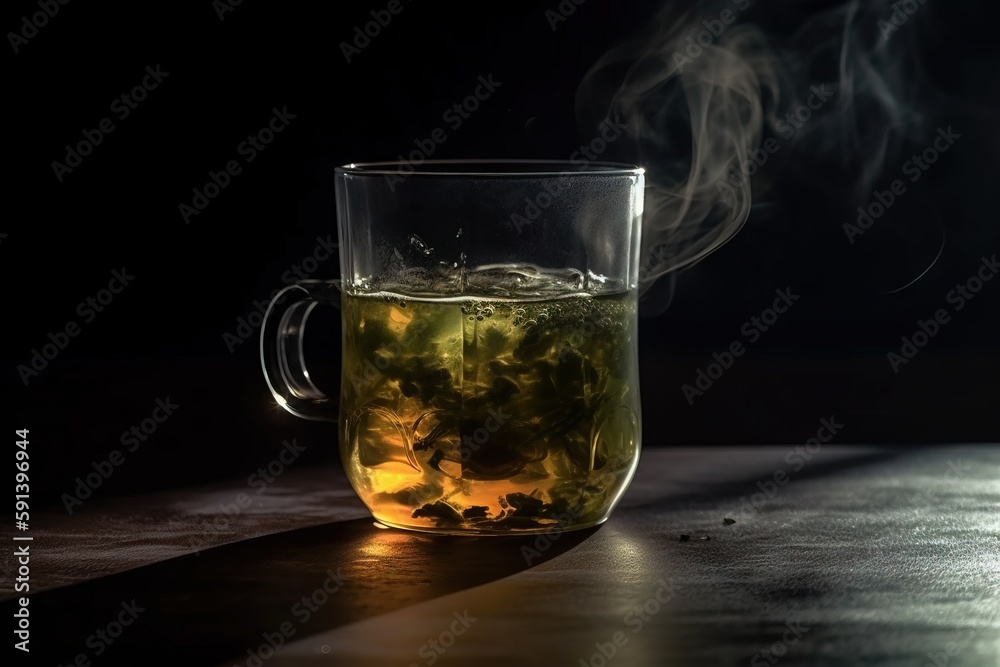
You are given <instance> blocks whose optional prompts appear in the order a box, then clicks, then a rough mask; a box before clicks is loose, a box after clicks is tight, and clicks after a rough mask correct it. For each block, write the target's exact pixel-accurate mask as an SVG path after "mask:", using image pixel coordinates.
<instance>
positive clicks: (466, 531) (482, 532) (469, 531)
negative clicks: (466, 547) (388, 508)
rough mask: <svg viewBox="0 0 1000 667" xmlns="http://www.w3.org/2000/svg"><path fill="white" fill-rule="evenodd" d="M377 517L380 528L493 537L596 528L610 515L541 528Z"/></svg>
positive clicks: (433, 533)
mask: <svg viewBox="0 0 1000 667" xmlns="http://www.w3.org/2000/svg"><path fill="white" fill-rule="evenodd" d="M373 518H374V519H375V525H376V526H378V527H380V528H395V529H398V530H405V531H407V532H411V533H426V534H429V535H451V536H465V537H469V536H476V537H479V536H491V537H521V536H525V535H546V534H548V535H552V534H556V533H568V532H572V531H576V530H586V529H587V528H595V527H597V526H600V525H601V524H603V523H604V522H605V521H607V520H608V517H604V518H603V519H601V520H599V521H590V522H587V523H573V524H565V525H561V524H553V525H551V526H544V527H540V528H507V529H504V530H490V529H485V528H483V529H479V528H448V527H441V528H437V527H434V526H408V525H405V524H399V523H393V522H392V521H385V520H384V519H379V518H378V517H373Z"/></svg>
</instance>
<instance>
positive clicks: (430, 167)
mask: <svg viewBox="0 0 1000 667" xmlns="http://www.w3.org/2000/svg"><path fill="white" fill-rule="evenodd" d="M403 166H406V167H409V168H408V169H407V170H405V171H402V170H400V167H403ZM645 171H646V170H645V169H644V168H642V167H639V166H636V165H633V164H628V163H625V162H600V161H592V160H578V161H576V162H572V161H569V160H518V159H503V160H486V159H475V160H464V159H459V160H424V161H422V162H421V163H420V164H414V163H412V162H409V161H407V160H387V161H378V162H351V163H349V164H345V165H341V166H339V167H336V168H335V169H334V172H335V173H336V174H337V175H351V176H397V177H398V176H406V177H407V178H410V177H414V176H423V177H426V176H462V177H469V176H473V177H477V178H497V177H503V178H514V177H531V178H538V177H553V176H562V177H572V176H638V175H642V174H644V173H645Z"/></svg>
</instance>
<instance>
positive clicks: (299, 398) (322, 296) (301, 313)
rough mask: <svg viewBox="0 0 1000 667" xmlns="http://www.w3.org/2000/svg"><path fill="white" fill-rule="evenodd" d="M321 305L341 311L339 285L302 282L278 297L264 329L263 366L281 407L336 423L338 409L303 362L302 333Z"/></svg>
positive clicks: (264, 323) (261, 334) (261, 345)
mask: <svg viewBox="0 0 1000 667" xmlns="http://www.w3.org/2000/svg"><path fill="white" fill-rule="evenodd" d="M282 300H284V303H280V302H281V301H282ZM318 304H323V305H331V306H334V307H337V308H339V307H340V284H339V281H334V280H302V281H299V282H297V283H294V284H292V285H289V286H288V287H285V288H284V289H282V290H281V291H280V292H278V293H277V294H275V295H274V298H273V299H271V303H269V304H268V306H267V311H266V312H265V313H264V322H263V324H262V325H261V329H260V363H261V366H262V368H263V370H264V379H265V380H267V386H268V387H269V388H270V389H271V393H272V394H273V395H274V400H275V401H277V403H278V405H280V406H281V407H283V408H284V409H285V410H288V411H289V412H291V413H292V414H293V415H295V416H296V417H301V418H303V419H312V420H315V421H329V422H335V421H337V418H336V406H335V404H333V402H332V401H331V400H330V398H329V397H328V396H327V395H326V394H324V393H323V392H322V391H320V390H319V388H318V387H316V385H315V384H313V381H312V379H311V378H310V377H309V371H308V370H307V369H306V364H305V359H304V358H303V349H302V333H303V331H304V329H305V324H306V320H308V319H309V314H310V313H311V312H312V311H313V308H315V307H316V306H317V305H318Z"/></svg>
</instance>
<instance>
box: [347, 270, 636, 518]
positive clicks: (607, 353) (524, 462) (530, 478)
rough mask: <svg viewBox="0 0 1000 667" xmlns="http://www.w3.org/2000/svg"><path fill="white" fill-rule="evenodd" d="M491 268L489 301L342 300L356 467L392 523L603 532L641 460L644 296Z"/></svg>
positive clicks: (386, 294)
mask: <svg viewBox="0 0 1000 667" xmlns="http://www.w3.org/2000/svg"><path fill="white" fill-rule="evenodd" d="M489 270H490V271H491V272H492V273H493V274H494V275H489V276H487V275H472V276H469V278H468V279H467V281H466V285H465V288H466V291H468V289H467V288H468V287H469V286H473V287H474V286H475V285H476V283H477V281H478V282H480V283H481V284H482V285H483V289H482V290H479V291H480V292H485V294H483V295H468V294H465V295H463V296H461V297H449V298H446V299H431V298H428V297H426V296H423V297H419V296H418V297H414V296H412V295H411V296H407V294H406V293H405V292H406V291H410V292H411V294H412V292H414V291H416V292H419V293H423V292H425V290H424V289H418V290H413V289H412V287H411V289H409V290H404V289H402V288H399V287H395V288H393V289H391V291H389V290H387V291H382V292H378V293H359V292H354V293H347V294H345V296H344V299H343V322H344V374H343V387H342V392H341V429H342V433H341V455H342V458H343V461H344V465H345V469H346V470H347V471H348V475H349V477H350V479H351V482H352V484H353V485H354V487H355V489H356V490H357V492H358V494H359V495H360V497H361V498H362V500H363V501H364V502H365V504H366V505H367V506H368V507H369V508H370V509H371V510H372V513H373V514H374V515H375V517H376V518H378V519H380V520H382V521H383V522H385V523H388V524H392V525H398V526H407V527H415V528H426V529H438V530H441V529H455V530H459V529H461V530H468V529H472V530H480V531H484V532H490V531H507V530H541V529H545V528H546V527H549V526H552V525H554V524H560V525H563V526H584V525H592V524H595V523H600V522H601V521H603V520H604V519H605V518H606V517H607V514H608V512H610V509H611V507H612V506H613V505H614V503H615V502H616V501H617V498H618V496H620V494H621V493H622V492H623V491H624V488H625V487H626V486H627V484H628V481H629V480H630V478H631V475H632V473H633V471H634V467H635V463H636V457H637V455H638V447H639V397H638V386H637V378H638V376H637V371H638V369H637V365H636V358H635V354H636V346H635V335H636V331H635V300H634V296H633V295H632V294H628V293H625V292H618V293H608V292H606V291H605V292H602V291H599V289H601V287H602V284H601V283H600V282H599V281H593V284H592V285H589V286H588V285H587V282H588V279H587V278H585V277H583V276H581V275H579V274H577V275H576V276H568V277H567V275H566V274H561V275H558V276H555V275H544V274H541V275H540V274H537V273H532V272H530V271H527V272H521V271H518V272H516V273H518V275H514V276H511V275H509V274H510V273H512V272H507V273H505V274H504V273H503V271H504V270H503V269H502V268H498V267H492V268H490V269H489ZM498 273H499V274H503V275H496V274H498ZM520 274H525V275H527V276H528V279H527V280H524V279H523V278H522V277H518V276H519V275H520ZM588 287H589V288H590V290H591V293H588V292H587V291H582V290H586V289H587V288H588ZM594 292H596V293H594Z"/></svg>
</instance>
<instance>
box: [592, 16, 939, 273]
mask: <svg viewBox="0 0 1000 667" xmlns="http://www.w3.org/2000/svg"><path fill="white" fill-rule="evenodd" d="M914 4H915V5H916V6H919V5H918V4H917V3H914ZM890 5H891V1H890V0H876V1H874V2H867V3H865V4H864V5H862V3H861V2H860V0H854V1H852V2H849V3H836V4H834V5H832V6H829V7H828V8H826V9H825V10H823V11H822V12H820V13H818V14H817V13H814V14H813V15H812V17H811V18H808V20H806V21H804V20H803V18H802V17H801V16H800V17H798V18H796V17H795V12H796V11H799V13H801V10H796V8H795V3H791V2H764V1H762V2H759V3H757V4H756V5H754V6H751V0H711V1H710V2H703V3H700V4H699V5H698V6H696V7H694V8H688V9H680V8H678V7H676V6H675V5H673V4H668V5H667V6H665V7H663V8H662V9H661V10H659V12H658V14H657V15H656V16H655V17H654V18H653V19H652V21H650V23H649V25H648V27H647V28H646V29H645V31H644V32H643V33H642V34H640V35H639V36H638V37H637V38H635V39H634V40H632V41H629V42H627V43H625V44H622V45H620V46H618V47H616V48H614V49H613V50H611V51H610V52H608V53H607V54H605V55H604V56H603V57H602V58H601V59H600V60H599V61H598V62H597V63H596V64H595V65H594V66H593V68H591V70H590V71H589V72H588V74H587V75H586V76H585V77H584V80H583V81H582V83H581V84H580V87H579V89H578V91H577V100H576V108H577V116H578V118H579V120H580V124H581V126H582V127H584V128H592V127H595V126H596V125H597V124H598V123H599V122H600V120H601V119H603V118H606V117H610V118H619V119H620V120H621V121H622V122H624V123H625V124H626V125H627V129H626V133H627V137H628V139H629V141H630V143H631V146H630V150H631V155H630V156H629V157H630V161H632V162H634V163H636V164H640V165H642V166H643V167H645V168H646V201H645V211H644V214H643V219H644V222H643V244H642V245H643V248H642V254H641V258H640V267H641V269H640V291H641V292H643V293H644V292H646V291H647V290H648V289H649V287H651V286H652V285H653V283H654V282H655V281H656V280H657V279H658V278H660V277H661V276H663V275H665V274H667V273H670V272H673V271H676V270H678V269H683V268H685V267H689V266H691V265H693V264H694V263H696V262H698V261H699V260H701V259H702V258H704V257H705V256H707V255H708V254H709V253H711V252H713V251H714V250H716V249H717V248H718V247H720V246H721V245H722V244H723V243H725V242H726V241H728V240H729V239H730V238H732V237H733V235H735V234H736V233H737V232H738V231H739V230H740V228H741V227H742V226H743V224H744V222H746V220H747V218H748V217H749V215H750V212H751V202H752V199H751V184H753V185H754V187H756V188H758V190H759V191H760V190H762V189H763V187H764V185H765V181H764V179H763V178H762V177H761V174H762V173H763V172H766V171H767V170H768V169H769V168H770V167H769V166H768V165H766V164H765V165H764V166H762V167H758V165H757V164H756V163H755V162H754V160H753V157H754V155H756V156H757V157H758V159H759V158H760V157H761V156H762V153H761V152H760V151H761V150H763V149H761V145H762V142H764V141H766V140H769V139H770V140H772V141H777V142H778V144H777V145H778V146H779V147H780V150H781V151H782V152H781V153H777V152H776V153H775V154H774V155H769V156H768V159H770V160H774V161H777V160H779V159H785V160H787V159H788V157H789V156H790V155H798V156H802V155H809V156H810V157H811V158H821V159H823V160H826V161H827V162H832V163H833V164H835V165H836V166H837V167H838V169H840V170H842V172H843V173H844V174H848V175H855V177H856V187H857V190H856V194H857V195H858V197H859V198H861V197H864V196H866V195H867V194H869V193H870V190H871V187H872V185H873V183H875V182H876V181H877V180H878V179H879V178H880V176H881V174H882V171H883V165H884V162H885V160H886V158H887V156H891V155H892V154H893V149H894V148H895V146H894V142H897V143H898V142H899V141H901V140H903V139H904V138H907V137H906V135H908V134H909V133H920V132H922V131H923V129H924V128H923V127H922V122H921V121H922V118H921V116H920V115H919V112H918V111H916V109H917V106H916V105H915V104H914V103H913V101H914V99H915V97H916V95H917V92H918V91H917V89H916V86H915V85H913V84H912V83H908V82H913V81H919V80H920V77H919V76H918V75H917V74H916V73H915V72H914V70H915V69H916V68H917V67H918V64H917V61H916V60H915V59H914V58H911V57H910V56H909V54H910V53H911V52H912V50H913V49H912V46H913V44H914V43H915V41H916V39H917V36H918V34H919V29H918V28H917V27H916V26H915V25H914V24H915V23H916V21H915V20H914V19H913V18H910V19H909V21H908V23H907V24H904V25H902V26H901V27H899V28H898V29H897V30H892V31H890V32H889V34H888V37H886V35H885V34H884V33H885V29H884V27H883V28H880V24H879V21H880V20H885V19H888V18H889V17H890V16H891V14H892V12H893V8H892V7H891V6H890ZM922 11H926V10H922ZM755 16H762V17H766V18H768V19H770V20H773V21H785V22H786V23H788V24H790V25H797V26H800V27H799V28H798V30H797V31H795V32H792V33H791V34H788V33H789V31H788V30H785V31H784V32H785V33H786V34H785V36H784V37H781V38H777V37H773V36H772V35H771V34H769V33H770V32H776V31H770V30H769V29H768V27H767V26H766V25H763V24H762V23H761V21H756V22H755V21H754V20H753V18H754V17H755ZM727 19H728V21H727ZM818 90H819V91H826V92H825V93H824V94H823V95H821V96H817V95H816V94H815V93H816V91H818ZM810 96H812V97H810ZM824 97H825V99H824V101H823V102H822V104H820V105H819V108H810V109H808V112H804V111H803V108H802V107H803V105H804V104H805V103H806V102H807V101H809V102H811V103H812V106H813V107H816V106H817V104H816V102H817V100H819V99H821V98H824ZM807 108H808V107H807ZM796 110H798V112H799V116H796V115H795V112H796ZM789 114H791V116H789ZM804 116H808V118H807V120H805V121H802V118H803V117H804ZM623 143H624V142H623ZM769 145H770V146H772V147H773V146H774V145H776V144H774V143H770V144H769ZM790 146H794V151H793V150H791V149H790V148H789V147H790ZM817 180H820V179H817ZM756 195H757V196H758V197H759V195H760V192H758V193H756Z"/></svg>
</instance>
